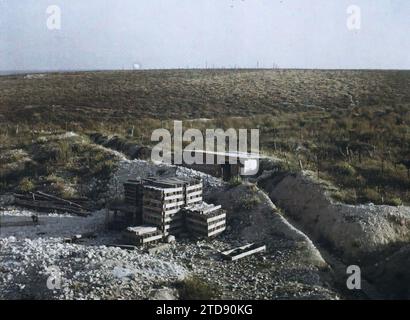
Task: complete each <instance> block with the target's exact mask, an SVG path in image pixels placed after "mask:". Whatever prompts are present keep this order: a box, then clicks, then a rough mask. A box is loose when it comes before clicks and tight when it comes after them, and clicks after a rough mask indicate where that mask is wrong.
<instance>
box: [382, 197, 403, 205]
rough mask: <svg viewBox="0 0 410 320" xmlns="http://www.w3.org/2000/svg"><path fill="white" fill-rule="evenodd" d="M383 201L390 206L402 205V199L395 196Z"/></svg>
mask: <svg viewBox="0 0 410 320" xmlns="http://www.w3.org/2000/svg"><path fill="white" fill-rule="evenodd" d="M385 203H386V204H388V205H390V206H396V207H398V206H401V205H403V201H402V200H401V199H400V198H397V197H394V198H390V199H386V201H385Z"/></svg>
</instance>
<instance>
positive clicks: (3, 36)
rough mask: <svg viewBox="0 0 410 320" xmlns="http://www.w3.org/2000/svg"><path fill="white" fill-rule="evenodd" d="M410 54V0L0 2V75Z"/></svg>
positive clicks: (320, 64)
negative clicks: (53, 16) (53, 18)
mask: <svg viewBox="0 0 410 320" xmlns="http://www.w3.org/2000/svg"><path fill="white" fill-rule="evenodd" d="M51 5H57V6H58V7H59V8H60V9H61V28H60V29H53V30H50V29H49V28H48V27H47V20H48V19H49V18H50V14H48V13H47V8H48V7H49V6H51ZM351 5H356V6H358V7H359V8H360V15H361V19H360V20H361V23H360V24H361V25H360V29H354V30H351V29H349V28H348V27H347V21H348V19H349V17H351V14H349V13H348V12H347V8H348V7H349V6H351ZM356 26H357V25H356ZM409 52H410V1H409V0H18V1H16V0H0V70H3V71H5V70H7V71H9V70H13V71H23V70H31V71H34V70H41V71H44V70H50V71H52V70H96V69H98V70H101V69H131V68H133V66H134V65H139V66H140V67H141V68H144V69H163V68H205V67H209V68H210V67H215V68H222V67H225V68H232V67H241V68H255V67H260V68H272V67H273V66H277V67H280V68H320V69H410V54H409Z"/></svg>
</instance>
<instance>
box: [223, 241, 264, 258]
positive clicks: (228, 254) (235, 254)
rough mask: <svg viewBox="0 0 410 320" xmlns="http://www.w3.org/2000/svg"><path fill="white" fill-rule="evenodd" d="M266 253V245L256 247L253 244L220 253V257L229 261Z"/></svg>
mask: <svg viewBox="0 0 410 320" xmlns="http://www.w3.org/2000/svg"><path fill="white" fill-rule="evenodd" d="M262 251H266V245H256V244H254V243H251V244H248V245H245V246H242V247H239V248H235V249H232V250H228V251H224V252H222V255H223V256H224V257H225V258H226V259H229V260H231V261H235V260H239V259H242V258H245V257H247V256H250V255H253V254H255V253H258V252H262Z"/></svg>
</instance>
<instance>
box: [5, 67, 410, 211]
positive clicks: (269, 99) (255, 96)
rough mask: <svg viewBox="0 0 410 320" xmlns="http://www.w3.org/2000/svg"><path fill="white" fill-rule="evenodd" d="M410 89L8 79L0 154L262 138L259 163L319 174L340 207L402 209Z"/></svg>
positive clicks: (259, 73) (212, 78)
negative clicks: (38, 144)
mask: <svg viewBox="0 0 410 320" xmlns="http://www.w3.org/2000/svg"><path fill="white" fill-rule="evenodd" d="M409 88H410V72H406V71H312V70H237V71H234V70H202V71H200V70H180V71H138V72H128V71H124V72H88V73H65V74H46V75H37V76H35V77H25V76H24V75H20V76H5V77H0V124H1V127H0V149H1V152H2V153H3V154H5V153H6V152H8V151H10V150H14V149H22V150H24V152H28V153H30V150H26V149H27V148H31V147H30V141H31V140H33V139H37V138H38V136H39V135H41V134H40V131H41V130H45V131H54V130H63V131H75V132H79V133H85V132H90V131H95V132H101V133H103V134H118V135H120V136H122V137H124V139H125V140H127V141H131V142H133V143H136V144H140V145H148V144H149V143H150V141H149V138H150V135H151V132H152V130H153V129H157V128H160V127H169V128H171V127H172V122H171V120H174V119H182V120H185V122H184V125H185V126H186V127H197V128H199V129H202V130H204V129H206V128H214V127H218V128H225V129H226V128H229V127H234V128H259V129H260V130H261V146H262V151H263V152H264V153H266V154H271V155H275V156H277V157H280V158H282V159H284V160H285V162H284V163H285V167H284V170H287V171H295V170H300V169H301V166H302V167H303V168H304V169H311V170H314V171H317V174H318V175H319V176H320V177H321V178H325V179H327V180H329V181H331V182H333V183H334V184H335V185H337V186H339V187H340V192H339V193H337V194H335V197H336V198H337V199H339V200H341V201H344V202H348V203H363V202H373V203H376V204H392V205H400V204H402V203H404V204H409V203H410V192H409V190H410V176H409V166H410V160H409V159H410V90H409ZM204 119H207V121H204ZM21 146H25V147H21ZM20 147H21V148H20ZM20 156H21V157H23V156H22V155H21V154H20ZM56 161H57V160H56ZM0 169H1V168H0ZM0 173H1V171H0ZM19 178H22V179H23V178H24V177H23V176H19ZM3 180H4V179H3Z"/></svg>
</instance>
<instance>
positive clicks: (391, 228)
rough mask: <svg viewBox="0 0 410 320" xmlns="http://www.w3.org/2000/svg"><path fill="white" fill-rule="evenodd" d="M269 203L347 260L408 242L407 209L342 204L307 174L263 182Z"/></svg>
mask: <svg viewBox="0 0 410 320" xmlns="http://www.w3.org/2000/svg"><path fill="white" fill-rule="evenodd" d="M263 185H264V187H265V188H266V190H267V191H268V192H269V195H270V197H271V199H272V200H274V201H275V202H276V203H277V204H278V205H279V206H281V207H283V208H284V209H286V213H287V214H288V215H289V216H291V217H292V218H293V219H294V220H295V221H296V222H297V223H299V224H300V225H302V226H303V228H304V229H305V230H307V231H308V232H309V234H310V235H311V236H313V237H314V238H315V239H316V240H319V241H320V240H321V241H324V242H327V244H329V245H330V246H331V247H333V248H335V249H337V250H340V252H341V254H342V255H343V257H344V258H346V259H347V260H356V261H357V259H360V258H365V257H368V256H371V255H375V254H377V253H379V252H381V251H383V250H386V249H389V248H391V247H394V246H395V245H400V244H402V243H405V242H408V241H410V208H409V207H392V206H375V205H359V206H353V205H345V204H341V203H336V202H334V201H333V200H332V199H331V197H330V196H329V192H328V191H329V185H328V184H326V183H325V182H323V181H318V180H315V179H314V178H313V177H312V175H311V174H310V173H309V172H305V173H303V174H293V175H286V176H285V177H284V178H283V179H282V180H281V181H279V182H277V183H276V184H272V185H269V180H265V181H264V182H263Z"/></svg>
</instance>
